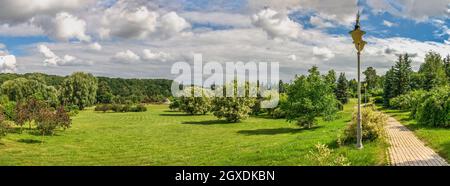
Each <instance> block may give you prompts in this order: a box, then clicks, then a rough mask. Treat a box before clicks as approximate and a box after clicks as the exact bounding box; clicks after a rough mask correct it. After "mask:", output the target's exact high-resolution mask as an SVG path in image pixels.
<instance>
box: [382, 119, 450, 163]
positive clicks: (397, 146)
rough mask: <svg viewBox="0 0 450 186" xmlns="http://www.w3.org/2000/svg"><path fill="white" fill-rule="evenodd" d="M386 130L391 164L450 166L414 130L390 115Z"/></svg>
mask: <svg viewBox="0 0 450 186" xmlns="http://www.w3.org/2000/svg"><path fill="white" fill-rule="evenodd" d="M386 132H387V136H388V140H389V143H390V145H391V146H390V147H389V149H388V153H389V160H390V164H391V165H393V166H448V165H449V164H447V162H446V161H445V160H444V159H443V158H442V157H440V156H439V155H438V154H437V153H436V152H434V151H433V150H432V149H431V148H429V147H427V146H425V144H424V143H423V142H422V141H420V140H419V139H418V138H417V137H416V136H415V135H414V133H413V132H412V131H410V130H409V129H408V128H406V127H405V126H403V125H402V124H400V123H399V122H398V121H397V120H395V119H394V118H392V117H389V120H388V123H387V126H386Z"/></svg>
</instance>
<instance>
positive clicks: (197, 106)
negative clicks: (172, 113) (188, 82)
mask: <svg viewBox="0 0 450 186" xmlns="http://www.w3.org/2000/svg"><path fill="white" fill-rule="evenodd" d="M195 95H200V96H195ZM211 96H212V94H211V92H209V91H207V90H206V89H203V88H201V87H195V86H191V87H185V89H184V90H183V95H182V96H181V97H180V98H179V100H180V106H179V108H180V110H181V111H183V112H186V113H187V114H190V115H195V114H207V113H208V112H209V111H210V109H211V99H210V97H211Z"/></svg>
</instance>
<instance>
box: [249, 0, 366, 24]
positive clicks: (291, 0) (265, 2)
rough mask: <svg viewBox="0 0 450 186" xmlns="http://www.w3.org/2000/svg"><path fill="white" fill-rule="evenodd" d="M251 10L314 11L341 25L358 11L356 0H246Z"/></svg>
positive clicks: (349, 22)
mask: <svg viewBox="0 0 450 186" xmlns="http://www.w3.org/2000/svg"><path fill="white" fill-rule="evenodd" d="M248 6H249V8H250V9H251V10H253V11H255V10H261V9H262V8H266V7H268V8H271V9H274V10H276V11H278V12H283V13H286V12H293V11H298V12H299V13H308V12H311V11H312V12H315V13H316V14H317V16H319V17H321V18H322V19H326V20H332V21H333V22H337V23H339V24H342V25H350V24H351V23H352V22H353V21H354V19H355V14H356V12H357V11H358V6H357V0H340V1H339V2H338V3H336V0H320V1H317V0H277V1H273V0H248Z"/></svg>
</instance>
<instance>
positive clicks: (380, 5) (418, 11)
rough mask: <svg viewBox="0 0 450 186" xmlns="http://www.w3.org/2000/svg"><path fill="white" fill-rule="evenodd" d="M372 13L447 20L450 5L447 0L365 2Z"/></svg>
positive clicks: (417, 18)
mask: <svg viewBox="0 0 450 186" xmlns="http://www.w3.org/2000/svg"><path fill="white" fill-rule="evenodd" d="M367 4H368V5H369V6H371V7H372V8H373V9H372V11H373V12H389V13H391V14H393V15H396V16H399V17H405V18H410V19H414V20H417V21H424V20H427V19H429V18H430V17H441V18H448V17H449V15H450V13H449V7H450V3H449V1H448V0H430V1H411V0H397V1H380V0H367Z"/></svg>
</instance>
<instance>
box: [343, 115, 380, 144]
mask: <svg viewBox="0 0 450 186" xmlns="http://www.w3.org/2000/svg"><path fill="white" fill-rule="evenodd" d="M361 116H362V138H363V140H365V141H373V140H376V139H379V138H382V137H383V136H384V134H385V131H384V125H385V124H386V122H387V119H388V117H387V116H386V115H385V114H383V113H381V112H377V111H375V110H374V109H373V108H371V107H365V108H363V109H362V110H361ZM356 125H357V112H355V113H353V118H352V121H351V123H350V125H349V126H348V127H347V128H346V130H345V132H344V142H355V141H356V127H357V126H356Z"/></svg>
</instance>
